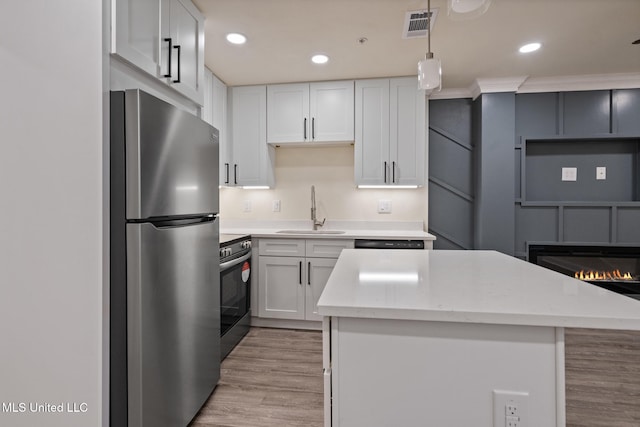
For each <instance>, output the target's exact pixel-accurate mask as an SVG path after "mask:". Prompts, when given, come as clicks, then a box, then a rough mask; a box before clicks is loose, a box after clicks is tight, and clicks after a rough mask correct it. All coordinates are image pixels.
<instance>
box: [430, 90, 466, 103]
mask: <svg viewBox="0 0 640 427" xmlns="http://www.w3.org/2000/svg"><path fill="white" fill-rule="evenodd" d="M459 98H473V94H472V93H471V91H470V90H469V89H468V88H467V89H464V88H453V89H442V90H441V91H439V92H431V94H430V95H429V99H430V100H431V99H459Z"/></svg>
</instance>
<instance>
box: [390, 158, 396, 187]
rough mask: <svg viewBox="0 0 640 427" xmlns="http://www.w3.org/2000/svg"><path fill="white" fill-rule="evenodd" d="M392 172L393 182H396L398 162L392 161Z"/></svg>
mask: <svg viewBox="0 0 640 427" xmlns="http://www.w3.org/2000/svg"><path fill="white" fill-rule="evenodd" d="M391 165H392V172H391V182H393V183H394V184H395V183H396V162H395V161H393V162H391Z"/></svg>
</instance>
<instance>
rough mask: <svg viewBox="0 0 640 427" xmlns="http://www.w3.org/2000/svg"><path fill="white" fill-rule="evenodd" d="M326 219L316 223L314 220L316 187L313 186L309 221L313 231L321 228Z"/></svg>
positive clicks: (316, 220)
mask: <svg viewBox="0 0 640 427" xmlns="http://www.w3.org/2000/svg"><path fill="white" fill-rule="evenodd" d="M326 220H327V219H326V218H324V219H323V220H322V221H318V219H317V218H316V187H315V186H314V185H312V186H311V221H313V229H314V230H317V229H318V226H320V227H322V226H323V225H324V222H325V221H326Z"/></svg>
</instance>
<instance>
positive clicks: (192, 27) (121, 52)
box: [112, 0, 204, 105]
mask: <svg viewBox="0 0 640 427" xmlns="http://www.w3.org/2000/svg"><path fill="white" fill-rule="evenodd" d="M115 9H116V10H115V14H114V18H115V25H114V26H113V27H114V28H115V31H114V33H115V34H114V39H113V42H114V43H112V53H114V54H116V55H118V56H119V57H121V58H123V59H125V60H126V61H127V62H129V63H131V64H133V65H135V66H136V67H138V68H140V69H141V70H143V71H144V72H146V73H147V74H149V75H151V76H152V77H154V78H157V79H159V80H160V81H162V82H164V83H165V84H167V85H169V86H171V87H172V88H174V89H175V90H177V91H178V92H180V93H181V94H183V95H184V96H186V97H187V98H189V99H191V100H192V101H194V102H195V103H196V104H198V105H202V104H203V102H204V17H203V16H202V14H201V13H200V11H198V9H197V8H196V7H195V6H194V5H193V3H191V1H189V0H115Z"/></svg>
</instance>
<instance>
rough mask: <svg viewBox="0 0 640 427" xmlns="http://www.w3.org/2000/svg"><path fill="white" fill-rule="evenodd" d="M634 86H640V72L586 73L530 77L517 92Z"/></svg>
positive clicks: (634, 87)
mask: <svg viewBox="0 0 640 427" xmlns="http://www.w3.org/2000/svg"><path fill="white" fill-rule="evenodd" d="M636 88H640V73H618V74H587V75H580V76H559V77H532V78H529V79H527V81H526V82H524V83H523V84H522V85H521V86H520V88H519V89H518V91H517V92H518V93H535V92H571V91H579V90H610V89H636Z"/></svg>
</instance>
